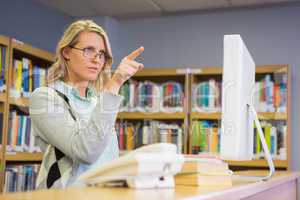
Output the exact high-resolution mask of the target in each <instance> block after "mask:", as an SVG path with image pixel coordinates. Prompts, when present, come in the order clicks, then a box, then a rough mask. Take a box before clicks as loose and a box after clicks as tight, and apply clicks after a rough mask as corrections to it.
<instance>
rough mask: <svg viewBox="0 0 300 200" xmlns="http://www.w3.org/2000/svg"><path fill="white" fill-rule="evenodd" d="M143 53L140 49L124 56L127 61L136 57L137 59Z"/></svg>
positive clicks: (142, 48)
mask: <svg viewBox="0 0 300 200" xmlns="http://www.w3.org/2000/svg"><path fill="white" fill-rule="evenodd" d="M143 51H144V47H140V48H138V49H136V50H134V51H133V52H131V53H130V54H129V55H128V56H126V58H127V59H129V60H134V59H135V58H136V57H138V56H139V55H140V54H141V53H142V52H143Z"/></svg>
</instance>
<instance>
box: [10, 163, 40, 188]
mask: <svg viewBox="0 0 300 200" xmlns="http://www.w3.org/2000/svg"><path fill="white" fill-rule="evenodd" d="M39 167H40V165H39V164H30V165H29V164H28V165H27V164H26V165H8V166H6V170H5V185H4V192H21V191H29V190H34V189H35V183H36V178H37V174H38V171H39Z"/></svg>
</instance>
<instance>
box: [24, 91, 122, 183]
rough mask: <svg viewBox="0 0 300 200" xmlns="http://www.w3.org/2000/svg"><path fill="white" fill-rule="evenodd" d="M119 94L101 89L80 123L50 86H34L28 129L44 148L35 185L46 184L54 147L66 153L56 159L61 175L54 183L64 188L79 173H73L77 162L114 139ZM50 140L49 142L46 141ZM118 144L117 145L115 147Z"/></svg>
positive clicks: (97, 153) (95, 156)
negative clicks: (90, 109)
mask: <svg viewBox="0 0 300 200" xmlns="http://www.w3.org/2000/svg"><path fill="white" fill-rule="evenodd" d="M121 101H122V97H121V96H119V95H114V94H112V93H109V92H102V93H101V94H100V95H99V96H98V97H97V104H96V107H95V109H94V110H93V111H92V113H91V116H90V120H89V121H88V124H84V125H83V124H82V123H81V120H80V117H79V115H78V114H77V113H76V112H75V110H74V109H73V108H72V107H70V109H71V111H72V113H73V114H75V118H76V119H78V120H76V121H75V120H74V119H73V118H72V117H71V114H70V112H69V111H68V107H69V106H68V104H67V103H66V102H65V101H64V99H63V98H61V97H60V96H59V95H58V94H57V93H56V92H55V91H54V89H52V88H49V87H40V88H38V89H36V90H35V91H34V92H33V94H32V97H31V99H30V107H29V108H30V110H29V111H30V117H31V121H32V122H31V127H32V128H31V131H33V134H34V135H35V136H36V143H37V144H38V145H39V146H40V147H41V149H42V150H43V151H44V158H43V161H42V165H41V168H40V172H39V175H38V179H37V187H38V188H46V182H47V174H48V172H49V168H50V167H51V165H52V164H53V162H55V154H54V149H53V147H54V146H55V147H56V148H57V149H59V150H60V151H61V152H63V153H64V154H65V155H66V156H65V158H64V159H62V160H60V161H59V165H58V166H59V169H60V171H61V173H62V178H61V179H60V180H59V181H57V182H55V183H54V185H53V187H56V188H63V187H65V186H67V185H69V184H70V183H72V181H74V179H75V178H76V177H77V176H78V175H79V174H74V173H75V172H76V170H75V168H76V167H78V165H79V164H80V163H83V164H87V165H89V164H93V163H94V162H96V161H97V159H98V158H99V156H100V155H101V154H102V153H103V152H104V150H105V147H106V146H107V142H108V141H111V140H112V137H113V138H114V140H116V138H117V137H116V134H115V130H114V124H115V120H116V116H117V113H118V109H119V105H120V103H121ZM49 144H50V145H49ZM116 148H118V147H116Z"/></svg>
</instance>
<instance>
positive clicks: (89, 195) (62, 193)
mask: <svg viewBox="0 0 300 200" xmlns="http://www.w3.org/2000/svg"><path fill="white" fill-rule="evenodd" d="M244 173H245V172H244ZM262 173H265V172H262V171H259V172H253V171H250V172H249V171H248V172H247V174H253V175H254V174H256V175H257V174H262ZM299 177H300V173H296V172H294V173H291V172H276V174H275V177H273V178H272V179H271V180H269V181H267V182H259V183H245V182H238V181H237V182H234V183H233V186H232V187H227V188H224V187H223V188H222V187H213V188H208V187H205V188H204V187H202V188H198V187H193V186H179V185H178V186H176V187H175V189H148V190H133V189H129V188H101V187H99V188H68V189H65V190H39V191H34V192H24V193H11V194H5V195H1V196H0V199H28V200H34V199H38V200H48V199H49V200H50V199H51V200H52V199H55V200H59V199H61V200H65V199H71V200H77V199H78V200H82V199H97V200H99V199H122V200H125V199H151V200H154V199H160V200H161V199H214V200H218V199H226V200H231V199H232V200H236V199H247V200H252V199H259V200H269V199H272V200H279V199H280V200H284V199H287V200H293V199H296V196H297V194H296V193H297V178H299Z"/></svg>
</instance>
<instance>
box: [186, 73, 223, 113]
mask: <svg viewBox="0 0 300 200" xmlns="http://www.w3.org/2000/svg"><path fill="white" fill-rule="evenodd" d="M221 91H222V83H221V82H218V81H216V80H215V79H210V80H209V81H203V82H200V83H198V84H195V85H193V89H192V101H193V111H194V112H220V111H221V101H222V94H221Z"/></svg>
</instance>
